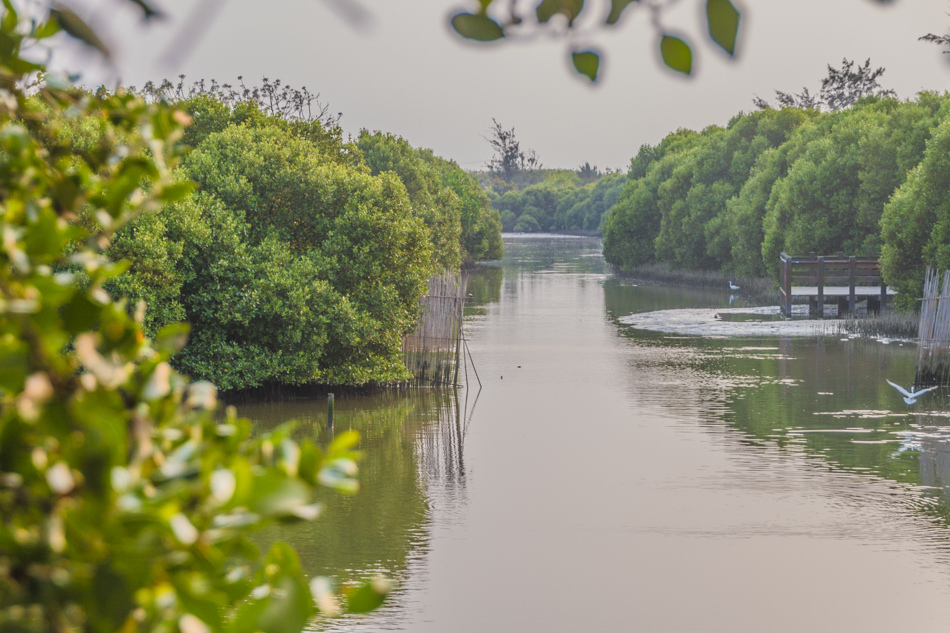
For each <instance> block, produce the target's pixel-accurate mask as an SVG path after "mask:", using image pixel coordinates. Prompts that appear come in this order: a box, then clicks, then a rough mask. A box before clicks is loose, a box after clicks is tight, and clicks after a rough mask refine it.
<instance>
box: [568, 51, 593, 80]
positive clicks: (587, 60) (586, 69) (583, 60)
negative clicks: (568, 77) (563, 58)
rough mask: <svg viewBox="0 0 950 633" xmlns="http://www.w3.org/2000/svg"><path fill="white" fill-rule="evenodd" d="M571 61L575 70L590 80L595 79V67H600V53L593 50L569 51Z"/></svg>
mask: <svg viewBox="0 0 950 633" xmlns="http://www.w3.org/2000/svg"><path fill="white" fill-rule="evenodd" d="M571 61H573V62H574V68H575V69H577V72H579V73H580V74H582V75H584V76H586V77H587V78H589V79H590V80H591V81H597V69H598V68H599V67H600V55H598V54H597V53H595V52H594V51H590V50H587V51H578V52H576V53H571Z"/></svg>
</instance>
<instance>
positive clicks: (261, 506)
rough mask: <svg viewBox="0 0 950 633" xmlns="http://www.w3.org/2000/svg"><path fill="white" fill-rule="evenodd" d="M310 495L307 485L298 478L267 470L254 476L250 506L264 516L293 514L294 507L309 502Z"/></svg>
mask: <svg viewBox="0 0 950 633" xmlns="http://www.w3.org/2000/svg"><path fill="white" fill-rule="evenodd" d="M311 496H312V495H311V491H310V488H309V486H307V484H305V483H303V482H302V481H300V480H299V479H291V478H289V477H286V476H284V475H283V474H281V473H278V472H277V471H269V472H267V473H265V474H263V475H260V476H258V477H256V478H255V481H254V490H253V492H252V493H251V503H250V506H251V509H252V510H253V511H254V512H257V513H259V514H262V515H265V516H268V515H293V511H294V509H296V508H298V507H300V506H304V505H307V504H309V503H310V501H311Z"/></svg>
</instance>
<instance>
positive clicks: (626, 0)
mask: <svg viewBox="0 0 950 633" xmlns="http://www.w3.org/2000/svg"><path fill="white" fill-rule="evenodd" d="M639 1H640V0H610V15H608V16H607V24H616V23H617V20H619V19H620V15H621V14H622V13H623V10H624V9H626V8H627V7H628V6H629V5H630V4H631V3H633V2H639Z"/></svg>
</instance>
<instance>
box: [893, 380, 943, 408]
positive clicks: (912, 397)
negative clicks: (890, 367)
mask: <svg viewBox="0 0 950 633" xmlns="http://www.w3.org/2000/svg"><path fill="white" fill-rule="evenodd" d="M884 380H887V379H886V378H885V379H884ZM887 384H889V385H890V386H892V387H894V389H897V390H898V391H900V392H901V393H902V394H903V395H904V402H906V403H907V404H914V403H915V402H917V398H919V397H920V396H922V395H924V394H925V393H927V392H928V391H933V390H934V389H936V387H927V388H926V389H921V390H920V391H914V387H913V386H911V388H910V391H907V390H906V389H904V388H903V387H901V386H900V385H895V384H894V383H892V382H891V381H890V380H887Z"/></svg>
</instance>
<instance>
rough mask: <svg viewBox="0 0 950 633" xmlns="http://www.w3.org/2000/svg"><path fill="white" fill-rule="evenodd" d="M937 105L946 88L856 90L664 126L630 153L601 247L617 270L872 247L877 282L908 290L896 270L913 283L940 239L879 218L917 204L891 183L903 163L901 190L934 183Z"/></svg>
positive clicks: (756, 264)
mask: <svg viewBox="0 0 950 633" xmlns="http://www.w3.org/2000/svg"><path fill="white" fill-rule="evenodd" d="M948 115H950V97H948V96H947V95H946V94H945V95H937V94H934V93H921V94H920V95H918V97H917V98H916V99H915V100H912V101H898V100H897V99H894V98H881V97H865V98H863V99H861V100H859V101H858V102H857V103H855V104H854V105H853V106H852V107H850V108H846V109H841V110H837V111H829V112H820V111H819V110H818V109H815V108H791V107H786V108H782V109H781V110H773V109H766V110H762V111H759V112H753V113H751V114H743V115H739V116H737V117H735V118H733V120H732V121H730V122H729V125H728V126H727V127H725V128H718V127H711V128H708V129H706V130H703V131H702V132H701V133H695V132H687V131H679V132H676V133H674V134H671V135H670V136H668V137H667V138H666V139H664V140H663V141H662V142H661V143H660V145H659V146H657V147H656V148H653V147H649V146H646V147H643V148H641V150H640V152H639V153H638V155H637V157H635V158H634V159H633V161H632V162H631V167H630V171H629V173H628V182H627V183H626V184H625V186H624V189H623V192H622V193H621V195H620V197H619V200H618V203H617V205H616V206H614V207H613V209H612V210H611V211H610V212H609V213H608V215H607V217H606V219H605V222H604V253H605V256H606V257H607V260H608V261H609V262H610V263H612V264H614V265H616V266H618V267H619V268H621V269H628V268H631V267H633V266H638V265H642V264H648V263H653V262H662V263H666V264H669V265H671V266H674V267H679V268H694V269H695V268H712V269H719V270H722V271H724V272H727V273H729V274H730V275H734V276H738V277H755V276H761V275H763V274H770V275H773V276H774V275H775V274H776V273H777V267H778V257H779V253H780V252H782V251H786V252H789V253H792V254H796V255H800V254H807V253H809V252H819V253H835V252H839V251H843V252H845V253H846V254H849V255H857V256H870V257H876V256H879V255H881V254H882V251H883V253H884V255H885V267H884V271H885V280H886V281H887V282H888V283H893V284H895V286H896V287H898V288H900V289H901V290H902V291H904V292H910V293H913V292H917V291H915V290H913V288H916V287H917V286H914V285H912V284H911V285H908V284H909V283H910V282H909V281H907V279H910V278H913V279H914V280H915V281H914V283H916V284H918V285H919V283H920V280H922V267H923V266H924V264H925V262H926V261H930V260H933V261H937V260H940V258H939V256H938V255H937V253H938V251H939V247H937V246H936V244H939V243H940V241H939V240H940V239H942V238H939V237H936V235H937V234H934V237H933V241H932V242H929V243H931V244H932V246H931V247H928V248H929V249H925V244H927V243H928V241H929V240H931V233H930V228H927V229H926V231H923V229H913V228H912V227H913V226H917V225H918V224H919V222H920V221H919V220H918V221H917V222H918V224H913V223H911V224H910V225H908V224H907V222H897V221H895V220H893V219H889V216H893V217H903V216H907V215H910V216H913V217H915V218H917V217H921V214H922V213H923V207H918V206H916V205H917V201H918V200H919V199H921V198H922V197H923V194H922V193H921V192H920V191H919V190H915V191H916V193H914V194H906V193H904V189H903V188H902V185H904V182H905V180H906V179H907V178H908V174H909V173H912V174H913V175H912V177H911V179H910V180H908V182H907V184H906V185H904V186H905V187H908V188H911V189H913V187H918V188H919V187H921V186H923V185H922V183H923V182H930V183H933V184H931V185H929V186H930V187H931V189H930V190H929V191H933V187H934V186H937V185H936V183H939V182H942V181H941V180H940V178H933V179H932V180H926V174H927V173H928V172H929V171H935V170H936V171H939V169H940V168H939V160H938V159H937V158H936V156H935V154H936V153H937V150H934V151H933V152H932V154H934V156H933V157H931V158H930V159H929V161H930V163H928V164H929V165H931V166H930V167H928V166H927V164H921V160H922V159H923V158H924V149H925V146H926V145H927V143H928V139H930V138H931V135H932V134H933V129H934V127H935V126H938V125H941V124H943V122H945V121H946V120H947V117H948ZM930 142H931V143H932V144H935V145H934V146H936V144H938V141H936V140H931V141H930ZM925 163H926V161H925ZM918 164H921V166H920V167H918ZM915 168H916V169H915ZM917 172H920V173H917ZM914 183H917V184H916V185H915V184H914ZM939 195H940V194H934V197H932V198H928V200H930V201H931V202H929V203H928V205H929V206H928V213H936V212H937V211H938V209H939V204H938V203H937V202H936V201H937V200H939V199H940V198H939ZM892 196H893V197H892ZM889 200H890V203H889V202H888V201H889ZM886 205H888V206H887V209H888V211H887V212H885V206H886ZM911 208H914V209H918V210H916V211H912V210H911ZM882 214H883V215H885V216H888V217H885V219H884V231H883V233H882ZM934 221H936V220H935V219H934ZM915 231H916V232H915ZM921 231H923V232H921ZM900 236H903V237H900ZM895 240H898V241H899V240H905V241H906V242H907V244H906V245H902V246H899V245H898V243H897V242H896V241H895ZM895 249H896V250H895ZM908 249H910V251H911V252H908ZM940 261H943V260H940ZM899 271H900V272H899ZM918 273H919V274H918ZM905 277H906V278H905Z"/></svg>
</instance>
